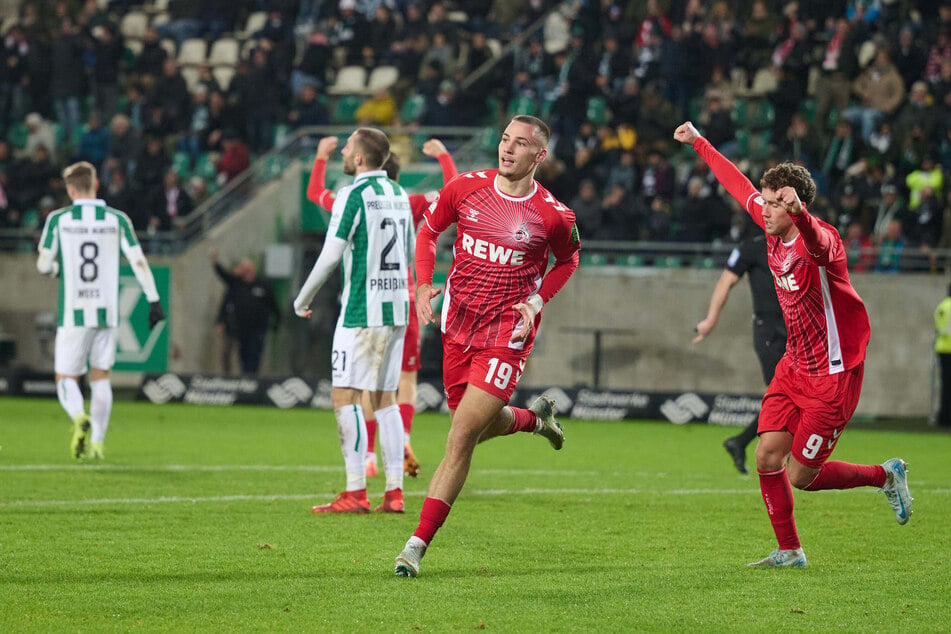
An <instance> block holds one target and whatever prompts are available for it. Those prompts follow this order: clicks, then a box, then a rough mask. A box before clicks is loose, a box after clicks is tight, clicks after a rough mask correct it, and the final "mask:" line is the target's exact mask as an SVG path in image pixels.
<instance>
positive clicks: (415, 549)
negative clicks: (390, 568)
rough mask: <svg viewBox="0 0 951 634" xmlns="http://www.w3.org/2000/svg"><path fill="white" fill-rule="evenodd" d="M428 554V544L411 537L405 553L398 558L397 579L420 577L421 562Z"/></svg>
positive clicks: (404, 550)
mask: <svg viewBox="0 0 951 634" xmlns="http://www.w3.org/2000/svg"><path fill="white" fill-rule="evenodd" d="M425 554H426V544H424V543H423V540H421V539H420V538H418V537H415V536H414V537H410V538H409V540H408V541H407V542H406V546H404V547H403V552H401V553H400V554H399V555H397V556H396V576H397V577H418V576H419V562H420V561H421V560H422V559H423V555H425Z"/></svg>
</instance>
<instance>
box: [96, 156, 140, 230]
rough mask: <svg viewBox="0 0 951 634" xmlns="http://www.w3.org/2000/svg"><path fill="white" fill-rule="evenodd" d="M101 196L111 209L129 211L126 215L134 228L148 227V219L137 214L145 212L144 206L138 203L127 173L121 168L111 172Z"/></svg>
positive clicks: (101, 190) (100, 193)
mask: <svg viewBox="0 0 951 634" xmlns="http://www.w3.org/2000/svg"><path fill="white" fill-rule="evenodd" d="M99 195H100V196H102V199H103V200H105V201H106V204H107V205H109V206H110V207H112V208H114V209H126V210H128V211H127V212H126V213H128V214H129V217H130V218H131V219H132V226H134V227H142V228H145V227H146V226H147V225H148V217H145V215H144V214H142V215H140V214H139V213H137V212H139V211H144V209H142V208H143V205H142V204H140V203H139V202H138V198H137V197H136V195H135V193H134V192H133V191H132V188H131V187H129V182H128V180H127V179H126V172H125V170H124V169H122V168H121V167H117V168H115V169H112V170H110V171H109V180H108V181H106V182H105V183H104V184H103V186H102V188H101V189H100V191H99Z"/></svg>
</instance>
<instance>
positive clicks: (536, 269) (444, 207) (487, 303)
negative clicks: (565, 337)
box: [417, 170, 580, 349]
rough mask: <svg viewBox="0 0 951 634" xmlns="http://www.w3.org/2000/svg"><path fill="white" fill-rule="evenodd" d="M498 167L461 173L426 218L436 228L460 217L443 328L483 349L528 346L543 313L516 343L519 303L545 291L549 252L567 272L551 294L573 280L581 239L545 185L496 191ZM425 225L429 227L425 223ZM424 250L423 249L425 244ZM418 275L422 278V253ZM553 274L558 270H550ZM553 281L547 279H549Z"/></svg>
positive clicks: (458, 340)
mask: <svg viewBox="0 0 951 634" xmlns="http://www.w3.org/2000/svg"><path fill="white" fill-rule="evenodd" d="M497 172H498V170H485V171H479V172H468V173H465V174H461V175H459V176H457V177H456V178H455V179H453V180H452V181H451V182H450V183H449V184H448V185H446V186H445V187H444V188H443V190H442V192H441V193H440V194H439V197H438V198H437V199H436V202H435V203H434V204H433V205H431V206H430V208H429V212H428V213H427V215H426V225H427V226H428V228H429V229H431V230H432V231H433V232H435V233H436V234H439V233H441V232H442V231H445V230H446V229H447V228H449V226H450V225H452V224H453V223H456V242H455V244H454V245H453V259H452V266H451V268H450V270H449V276H448V278H447V280H446V288H445V297H444V299H443V310H442V331H443V333H444V335H445V336H446V337H447V338H448V339H449V340H450V341H453V342H455V343H457V344H461V345H464V346H475V347H477V348H495V347H503V348H504V347H512V348H518V349H520V348H523V347H530V346H531V345H532V342H533V341H534V338H535V332H536V330H537V329H538V324H539V323H540V321H541V314H539V315H538V316H537V317H536V318H535V324H534V326H533V328H532V332H531V334H530V335H529V337H528V339H527V340H526V341H525V342H524V343H517V344H513V343H511V341H510V340H511V338H512V335H513V333H514V332H515V331H516V330H518V328H519V327H520V326H521V317H520V316H519V314H518V312H517V311H515V310H513V308H512V307H513V306H514V305H515V304H517V303H519V302H523V301H525V299H527V298H528V296H529V295H531V294H532V293H536V292H538V293H539V294H540V295H541V296H542V299H543V300H546V301H547V300H548V299H550V298H551V297H550V296H547V297H546V294H547V293H546V292H540V289H541V286H542V277H543V276H544V275H545V269H546V268H547V266H548V257H549V253H553V254H554V256H555V260H556V263H562V266H563V269H561V270H564V271H566V275H565V276H564V279H560V278H561V276H560V275H559V276H557V277H558V278H559V279H558V280H557V281H556V282H554V283H553V284H552V285H551V286H552V288H551V290H550V291H549V292H550V294H551V295H554V293H555V292H557V290H558V289H559V288H560V287H561V285H563V284H564V282H565V281H567V275H570V274H571V272H572V271H574V268H573V266H577V264H576V261H577V251H578V249H579V246H580V245H579V240H578V235H577V231H576V230H575V226H574V225H575V215H574V213H573V212H572V211H571V210H570V209H568V208H567V207H565V206H564V205H563V204H561V203H560V202H558V201H557V200H555V197H554V196H552V195H551V194H550V193H549V192H548V191H547V190H546V189H545V188H544V187H542V186H541V185H539V184H538V183H535V190H534V191H533V192H532V193H531V194H530V195H528V196H526V197H524V198H512V197H511V196H506V195H505V194H502V193H501V192H499V191H498V189H496V187H495V179H496V174H497ZM423 231H425V228H424V229H423ZM419 251H420V252H421V251H422V249H420V250H419ZM420 252H418V254H417V255H418V257H417V275H418V276H419V279H420V280H422V281H426V282H430V281H431V273H432V271H431V265H429V267H428V268H429V269H430V270H429V274H430V280H426V279H425V278H424V277H423V270H424V269H422V268H420V264H421V262H420V257H419V255H421V253H420ZM549 277H552V276H549ZM546 286H547V285H546Z"/></svg>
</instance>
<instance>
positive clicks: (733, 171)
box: [694, 138, 871, 376]
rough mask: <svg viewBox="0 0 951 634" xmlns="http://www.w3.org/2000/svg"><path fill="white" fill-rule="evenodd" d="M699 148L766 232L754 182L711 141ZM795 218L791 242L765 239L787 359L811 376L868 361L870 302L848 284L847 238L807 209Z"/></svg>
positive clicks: (700, 142)
mask: <svg viewBox="0 0 951 634" xmlns="http://www.w3.org/2000/svg"><path fill="white" fill-rule="evenodd" d="M694 149H696V150H697V153H698V154H700V156H701V157H703V159H704V160H705V161H706V162H707V164H708V165H709V166H710V168H711V169H712V170H713V173H714V174H715V175H716V177H717V179H718V180H719V181H720V182H721V183H722V184H723V186H724V187H726V189H727V191H728V192H730V195H732V196H733V197H734V198H735V199H736V200H737V201H739V203H740V204H741V205H743V206H744V208H745V209H746V211H747V212H748V213H749V214H750V217H752V218H753V221H754V222H755V223H756V224H758V225H759V226H760V228H765V225H764V222H763V197H762V195H761V194H760V192H759V191H758V190H757V189H756V188H755V187H753V184H752V183H751V182H750V181H749V179H748V178H746V176H744V175H743V173H742V172H740V171H739V170H738V169H737V168H736V166H734V165H733V163H731V162H730V161H729V160H727V159H726V158H724V157H723V156H722V155H721V154H720V153H719V152H717V151H716V149H714V147H713V146H712V145H711V144H710V143H709V142H708V141H707V140H706V139H703V138H701V139H698V140H697V141H695V142H694ZM792 218H793V222H795V223H796V227H797V228H798V229H799V235H798V236H796V238H795V239H793V240H792V242H790V243H789V244H785V243H783V241H782V239H781V238H780V237H779V236H769V235H767V236H766V251H767V254H768V256H769V268H770V270H771V271H772V273H773V279H774V281H775V283H776V296H777V297H778V298H779V305H780V306H781V307H782V309H783V318H784V320H785V321H786V330H787V331H788V338H787V340H786V357H787V358H788V359H789V362H790V364H791V366H792V368H793V369H794V370H795V371H797V372H802V373H803V374H808V375H810V376H824V375H828V374H836V373H838V372H842V371H843V370H849V369H851V368H853V367H855V366H857V365H858V364H860V363H861V362H862V361H864V360H865V349H866V347H867V346H868V341H869V336H870V334H871V328H870V327H869V321H868V313H867V312H866V311H865V304H864V303H862V298H860V297H859V295H858V293H856V292H855V289H854V288H852V283H851V282H850V281H849V271H848V268H847V265H846V264H847V263H846V260H847V253H846V250H845V248H844V246H843V244H842V239H841V238H840V237H839V233H838V231H836V230H835V227H833V226H832V225H830V224H828V223H825V222H822V221H820V220H818V219H817V218H815V217H813V216H811V215H810V214H809V212H808V211H806V210H805V208H804V209H803V212H802V213H801V214H800V215H798V216H792Z"/></svg>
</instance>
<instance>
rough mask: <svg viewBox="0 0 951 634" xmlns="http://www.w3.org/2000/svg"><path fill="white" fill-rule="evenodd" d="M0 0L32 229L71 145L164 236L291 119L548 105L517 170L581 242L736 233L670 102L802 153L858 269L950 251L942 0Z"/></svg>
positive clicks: (946, 35) (737, 142)
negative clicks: (544, 190) (548, 139)
mask: <svg viewBox="0 0 951 634" xmlns="http://www.w3.org/2000/svg"><path fill="white" fill-rule="evenodd" d="M0 15H4V16H7V17H6V18H5V19H4V22H3V25H2V44H3V64H2V66H0V68H2V71H0V132H2V134H0V228H27V229H32V230H34V231H38V229H39V228H40V227H41V226H42V222H43V218H44V215H45V214H46V213H48V212H49V211H50V210H52V209H55V208H57V207H59V206H61V205H63V204H65V202H66V198H65V192H64V191H63V189H62V184H61V181H60V179H59V172H60V170H61V169H62V167H63V166H64V165H65V164H67V163H69V162H72V161H75V160H79V159H82V160H88V161H90V162H91V163H93V164H94V165H96V166H97V167H98V168H99V169H100V173H101V174H100V176H101V182H102V189H101V195H102V197H103V198H104V199H105V200H106V201H107V202H108V203H109V204H111V205H113V206H115V207H117V208H120V209H123V210H125V211H127V212H128V213H129V214H130V216H132V218H133V221H134V223H135V225H136V227H137V229H138V230H139V231H141V232H150V231H151V232H156V231H168V230H170V229H174V227H175V226H176V224H177V223H179V222H181V220H182V219H183V218H185V217H187V216H188V215H189V214H191V213H192V212H193V210H194V209H195V208H196V207H197V206H199V205H200V204H201V203H202V202H203V201H204V200H205V199H207V198H208V197H209V196H210V195H211V194H213V193H214V192H215V191H216V190H217V189H218V188H219V187H221V186H222V185H224V184H225V183H227V182H228V181H229V180H230V179H232V178H234V177H235V176H236V175H237V174H240V173H241V172H242V171H243V170H244V169H246V168H247V167H248V166H249V165H250V163H251V161H253V160H254V159H255V157H257V156H260V155H261V154H263V153H266V152H267V151H268V150H269V149H271V148H272V147H273V146H274V144H275V143H280V142H281V140H282V138H284V137H286V135H287V134H288V133H289V132H292V131H293V130H294V129H297V128H301V127H306V126H315V125H350V126H352V125H353V124H355V123H360V124H371V125H376V126H382V127H387V126H400V127H401V128H403V129H406V128H409V129H425V128H427V127H432V126H473V127H477V128H478V127H491V128H496V129H497V128H498V126H499V125H500V124H502V123H504V121H505V120H506V117H507V116H508V115H510V114H511V113H514V112H522V113H530V114H536V115H538V116H541V117H543V118H545V119H546V120H547V121H549V122H550V123H551V125H552V128H553V131H554V136H553V139H552V146H551V148H550V149H551V150H552V152H551V156H552V160H549V161H548V162H547V163H546V164H545V165H544V166H543V169H542V170H540V171H539V174H538V177H539V179H540V180H541V181H542V182H543V183H544V184H545V185H546V186H548V187H549V189H551V190H552V191H553V193H554V194H555V195H556V196H557V197H558V198H560V199H561V200H563V201H566V202H568V203H569V204H570V206H571V207H572V208H573V209H574V210H575V212H576V214H577V216H578V222H579V226H580V229H581V232H582V235H583V236H584V238H585V239H586V240H637V241H657V242H691V243H709V242H733V241H735V240H737V239H739V238H740V237H742V236H743V235H744V234H745V233H746V232H748V231H749V230H750V227H749V226H748V225H749V223H747V222H746V220H745V213H744V212H742V210H740V209H738V208H737V207H736V205H735V204H733V202H732V200H731V199H730V198H729V197H728V196H724V195H723V193H722V192H721V191H718V186H717V184H716V181H715V179H714V178H713V177H712V175H711V174H710V173H709V172H708V170H707V169H706V167H705V166H704V165H703V163H702V161H698V160H695V156H694V155H693V153H692V151H691V150H689V148H687V149H685V148H682V147H680V146H679V145H677V144H674V143H673V142H672V132H673V130H674V128H675V127H676V126H677V125H678V124H679V123H681V122H682V121H683V120H685V119H691V120H693V121H694V122H695V123H696V125H697V126H698V128H700V130H701V132H702V133H703V134H704V135H705V136H707V138H708V139H710V141H711V142H713V143H714V145H715V146H716V147H717V148H718V149H720V151H721V152H723V153H724V154H725V155H727V156H728V157H730V158H731V159H732V160H734V161H735V162H737V163H738V164H739V165H740V166H741V168H742V169H743V170H744V171H746V172H747V173H748V174H749V175H750V177H751V178H752V179H753V181H754V183H755V182H757V181H758V177H759V175H760V174H761V173H762V171H763V170H765V169H767V168H768V167H769V166H770V165H771V164H773V163H775V162H777V161H781V160H793V161H797V162H800V163H802V164H803V165H805V166H806V167H807V168H809V170H810V171H811V172H812V173H813V174H814V175H815V177H816V180H817V182H818V184H819V189H820V198H819V199H818V200H817V202H816V203H815V205H814V206H813V209H812V211H813V212H815V213H817V214H819V215H820V216H822V217H824V218H825V219H827V220H828V221H829V222H831V223H833V224H834V225H835V226H836V227H837V228H838V229H839V231H840V232H841V233H842V235H843V236H844V237H845V238H846V240H847V243H848V245H849V247H850V249H851V250H852V252H853V253H854V257H853V258H852V266H853V268H855V269H857V270H880V271H892V270H898V268H899V258H900V256H901V254H902V253H903V252H905V251H909V250H915V251H916V252H919V253H922V252H924V253H928V252H930V251H933V250H935V249H944V248H947V247H949V246H951V215H949V214H951V191H949V190H951V188H945V187H944V180H945V179H944V176H945V173H946V172H947V171H948V170H949V169H951V2H949V1H948V0H917V1H916V0H793V1H791V2H782V1H779V0H646V1H644V0H628V1H627V2H624V0H577V1H572V2H568V3H564V2H560V1H555V0H445V1H442V0H150V1H148V2H137V1H135V0H111V1H104V0H99V1H97V0H87V1H85V2H81V1H78V0H73V1H70V0H55V1H53V0H49V1H48V0H27V1H22V2H10V1H9V0H7V1H6V2H2V1H0ZM946 216H947V217H948V221H947V222H946ZM926 261H927V260H926Z"/></svg>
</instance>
